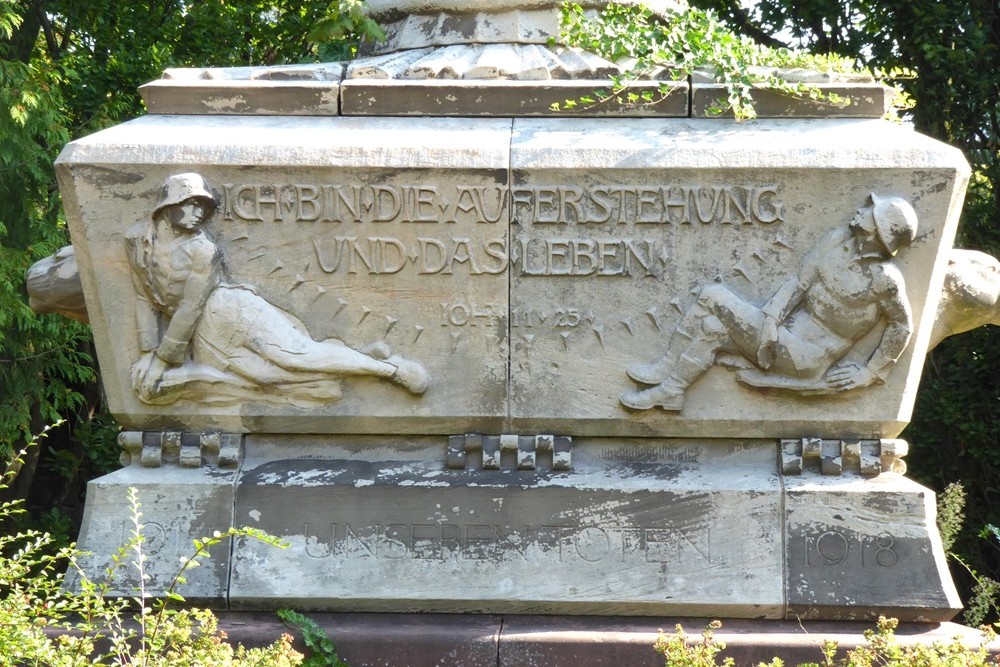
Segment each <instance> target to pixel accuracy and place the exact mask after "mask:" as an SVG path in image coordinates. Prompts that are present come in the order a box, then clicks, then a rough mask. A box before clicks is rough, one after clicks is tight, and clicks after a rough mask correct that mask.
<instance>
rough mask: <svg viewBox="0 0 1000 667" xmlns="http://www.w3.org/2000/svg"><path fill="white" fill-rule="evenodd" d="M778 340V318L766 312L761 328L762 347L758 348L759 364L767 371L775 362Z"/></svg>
mask: <svg viewBox="0 0 1000 667" xmlns="http://www.w3.org/2000/svg"><path fill="white" fill-rule="evenodd" d="M777 342H778V320H776V319H774V318H773V317H771V316H770V315H768V314H766V313H765V314H764V323H763V325H761V329H760V347H758V348H757V365H758V366H760V367H761V368H762V369H764V370H765V371H766V370H767V369H769V368H770V367H771V364H773V363H774V346H775V344H776V343H777Z"/></svg>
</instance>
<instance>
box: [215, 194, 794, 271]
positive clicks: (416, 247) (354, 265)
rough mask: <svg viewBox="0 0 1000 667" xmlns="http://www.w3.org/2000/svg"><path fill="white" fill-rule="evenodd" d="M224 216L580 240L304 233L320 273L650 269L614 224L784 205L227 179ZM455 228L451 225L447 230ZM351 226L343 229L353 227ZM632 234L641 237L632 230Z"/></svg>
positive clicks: (758, 217)
mask: <svg viewBox="0 0 1000 667" xmlns="http://www.w3.org/2000/svg"><path fill="white" fill-rule="evenodd" d="M222 210H223V219H224V220H226V221H241V222H245V223H275V222H281V223H347V224H350V225H359V226H358V227H357V228H356V229H357V230H359V232H360V230H362V229H364V228H363V227H360V225H366V226H369V231H375V230H374V229H372V228H375V227H377V228H378V231H381V230H382V229H386V230H388V229H391V226H392V225H393V224H406V225H421V228H420V231H421V232H422V231H424V230H425V229H427V228H428V227H424V226H429V225H433V224H437V225H443V226H445V227H446V228H447V226H448V225H456V224H469V223H473V224H483V225H496V224H497V223H499V222H501V221H505V220H506V217H505V215H504V214H505V213H506V212H507V211H508V210H509V211H511V219H512V220H513V221H514V222H515V223H516V224H520V225H522V226H542V227H546V228H548V229H549V231H550V232H551V230H552V229H558V228H559V227H560V226H562V227H566V228H573V229H574V230H577V232H576V233H577V234H580V231H581V230H586V232H585V233H586V234H587V235H586V236H584V235H582V234H580V235H578V236H569V235H567V236H565V237H545V238H541V237H531V236H529V235H521V236H520V238H518V239H517V240H516V241H515V242H514V244H513V247H508V243H507V235H506V225H501V226H498V227H499V229H498V231H497V234H498V235H497V236H496V237H495V238H492V239H480V238H471V237H467V236H444V235H443V234H438V235H430V234H428V235H426V236H417V237H416V238H415V239H408V240H402V239H400V238H397V237H395V236H392V235H391V234H389V233H386V234H385V235H382V234H378V235H374V234H367V235H366V234H365V233H364V232H360V233H342V232H344V231H345V230H344V228H343V227H340V226H336V227H334V228H333V229H332V230H331V234H330V235H329V236H323V235H314V236H312V244H313V247H314V249H315V252H316V257H317V260H318V261H317V264H318V266H319V268H320V270H322V271H323V272H325V273H337V272H343V273H368V274H374V275H379V274H394V273H399V272H400V271H402V270H403V269H404V268H405V267H407V266H408V265H410V266H413V267H414V268H415V269H416V272H417V273H418V274H423V275H431V274H445V275H448V274H452V273H454V272H455V270H456V268H461V267H464V269H465V270H467V271H468V272H469V273H470V274H472V275H481V274H501V273H504V272H505V271H507V270H508V268H511V267H513V268H514V270H515V271H516V273H517V275H519V276H596V277H612V276H633V277H645V276H659V275H660V274H661V273H662V269H663V264H664V261H663V260H662V257H664V256H665V255H664V250H665V249H664V247H663V244H664V241H663V239H661V238H656V237H655V235H654V234H652V233H651V234H650V237H645V238H636V237H635V236H633V235H630V236H629V237H627V238H626V237H624V236H623V235H621V234H619V235H615V230H616V229H619V226H621V225H627V226H636V227H641V229H652V226H655V225H677V226H689V227H691V226H697V225H772V224H775V223H778V222H782V221H783V220H782V215H783V210H784V206H783V203H782V201H781V199H780V191H779V187H778V186H776V185H728V186H695V185H659V186H652V185H615V186H606V187H591V188H582V187H576V186H570V185H546V186H533V187H514V188H501V187H490V186H472V185H461V184H456V185H448V186H446V185H387V184H386V185H337V184H301V183H294V184H227V185H225V186H224V205H223V207H222ZM453 229H454V228H453ZM352 232H353V230H352ZM640 234H641V233H640Z"/></svg>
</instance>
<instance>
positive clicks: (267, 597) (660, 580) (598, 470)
mask: <svg viewBox="0 0 1000 667" xmlns="http://www.w3.org/2000/svg"><path fill="white" fill-rule="evenodd" d="M313 440H314V442H313V444H312V446H309V445H308V443H307V442H305V441H304V439H303V438H296V439H291V440H288V441H285V442H283V441H282V440H281V439H279V438H274V437H272V438H263V437H261V438H256V437H248V449H247V459H246V462H245V465H244V469H243V472H242V474H241V477H240V481H239V484H238V489H237V496H236V523H237V524H238V525H251V526H254V527H258V528H262V529H264V530H266V531H267V532H269V533H272V534H275V535H278V536H280V537H282V538H283V539H285V540H287V541H288V542H290V543H291V547H290V548H289V549H287V550H283V551H275V550H273V549H270V548H267V547H263V548H262V546H261V545H257V544H253V543H242V542H239V543H237V544H236V546H235V549H234V556H233V558H234V560H233V572H232V578H231V584H230V598H229V599H230V605H231V608H232V609H268V608H279V607H283V606H292V607H294V608H296V609H314V610H327V611H331V610H332V611H337V610H354V611H449V612H456V611H473V612H487V613H526V612H531V613H568V612H569V613H580V614H608V613H621V614H629V613H677V614H683V615H701V614H708V613H719V614H725V615H728V616H744V617H780V616H781V614H782V611H783V590H782V585H781V578H782V575H781V573H782V562H781V561H782V558H781V536H780V490H779V481H778V476H777V474H776V471H775V469H774V451H773V449H768V448H765V447H759V446H756V447H755V446H752V443H749V442H745V441H744V442H711V443H671V444H662V443H661V444H659V445H657V446H647V445H644V444H643V443H638V442H635V441H617V442H614V443H600V442H588V441H576V440H575V442H574V452H573V470H572V472H553V471H551V470H548V471H545V470H537V471H521V470H511V469H507V470H496V471H491V470H469V469H467V470H458V471H456V470H447V469H445V468H444V466H443V460H439V462H438V463H436V464H435V463H433V462H428V461H427V458H428V457H427V456H426V455H425V454H423V453H422V452H421V449H422V448H423V446H424V444H423V443H422V442H421V441H420V440H419V439H414V440H412V441H411V444H410V446H409V447H408V448H407V449H406V451H407V452H408V453H407V454H406V456H405V457H403V458H399V457H397V458H395V460H394V459H393V458H388V459H386V458H381V457H382V456H384V450H383V451H382V452H380V451H379V448H378V447H377V446H374V443H371V442H358V443H355V444H353V445H352V444H350V440H349V439H347V438H344V439H340V442H339V444H338V442H336V441H329V440H328V441H327V442H323V441H322V440H320V439H313ZM441 444H442V445H443V443H441ZM427 446H429V447H432V446H433V442H428V443H427ZM324 449H326V450H327V451H328V452H329V453H327V454H326V455H323V454H322V453H320V452H321V451H322V450H324ZM398 449H402V448H398ZM282 450H284V451H288V452H292V451H295V452H303V453H304V454H303V455H304V458H294V459H293V458H288V457H287V456H286V457H280V456H276V454H277V453H278V452H280V451H282ZM346 452H352V453H353V456H351V457H350V458H346V457H344V458H342V455H343V454H344V453H346ZM366 452H373V453H369V454H366ZM438 452H439V456H441V455H442V454H443V447H441V448H440V449H438ZM441 459H443V456H441ZM306 591H308V592H307V593H306Z"/></svg>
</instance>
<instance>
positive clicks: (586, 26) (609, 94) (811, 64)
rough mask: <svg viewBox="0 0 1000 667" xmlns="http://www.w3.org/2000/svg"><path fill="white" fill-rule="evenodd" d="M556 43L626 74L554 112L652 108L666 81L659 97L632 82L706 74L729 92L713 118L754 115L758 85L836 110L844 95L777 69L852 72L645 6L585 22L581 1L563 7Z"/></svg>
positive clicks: (712, 21) (845, 64)
mask: <svg viewBox="0 0 1000 667" xmlns="http://www.w3.org/2000/svg"><path fill="white" fill-rule="evenodd" d="M561 39H562V41H563V42H565V43H566V44H569V45H570V46H577V47H580V48H582V49H585V50H587V51H591V52H593V53H596V54H598V55H600V56H602V57H604V58H606V59H608V60H610V61H612V62H615V63H618V64H619V65H620V66H621V67H622V68H623V74H622V75H621V76H619V77H615V78H613V79H612V87H611V90H610V91H597V92H596V93H595V95H594V97H596V98H597V99H596V100H595V99H592V98H583V99H581V100H578V101H577V100H572V101H568V102H566V103H565V104H563V105H558V104H557V105H555V107H556V109H557V110H558V109H564V110H572V109H574V108H578V107H579V106H580V104H581V103H582V104H585V105H588V106H592V105H594V104H596V103H598V102H605V101H608V100H611V99H617V100H619V101H625V102H627V103H630V104H648V103H655V102H657V101H660V100H662V99H663V98H664V97H666V96H667V95H668V94H669V93H670V90H671V89H670V88H669V87H667V85H666V84H664V83H662V82H661V83H660V84H659V86H658V88H659V90H658V94H656V93H654V92H653V91H652V90H648V89H647V90H645V91H641V92H639V91H635V90H631V89H630V87H629V85H628V84H629V82H631V81H635V80H637V79H642V78H650V77H656V78H663V76H667V77H669V78H672V79H675V80H676V79H683V78H687V77H689V76H692V75H694V74H702V75H704V74H708V75H710V76H711V77H713V78H714V79H715V80H717V81H719V82H720V83H721V84H722V85H723V86H724V88H725V90H726V97H725V98H723V99H721V100H720V101H719V102H718V103H717V104H716V106H715V107H714V109H712V111H713V112H714V113H715V114H723V113H727V112H731V113H732V114H733V115H734V116H735V117H736V118H754V117H755V116H756V112H755V111H754V106H753V88H754V87H755V86H764V87H767V88H770V89H773V90H777V91H780V92H783V93H786V94H789V95H795V96H800V97H808V98H810V99H814V100H819V101H822V102H825V103H827V104H830V105H835V106H842V105H843V104H845V103H846V101H845V100H844V99H843V98H840V97H838V96H835V95H829V94H824V93H822V92H821V91H820V90H819V89H818V88H816V87H815V86H810V85H808V84H804V83H793V82H789V81H786V80H784V79H782V78H781V77H780V76H778V73H777V71H776V70H777V69H791V68H807V69H813V70H818V71H821V72H851V71H855V67H854V64H853V63H852V62H851V61H848V60H846V59H843V58H838V57H834V56H828V55H812V54H809V53H806V52H797V51H792V50H790V49H775V48H771V47H768V46H763V45H760V44H758V43H756V42H754V41H753V40H752V39H750V38H748V37H743V36H740V35H737V34H736V33H734V32H732V31H731V30H729V29H728V28H727V27H726V26H725V25H723V24H722V23H721V22H720V21H719V20H718V18H717V17H716V15H715V13H714V12H712V11H710V10H708V11H706V10H699V9H688V10H684V11H675V10H666V13H665V14H656V13H654V12H653V11H652V10H650V9H649V8H647V7H645V6H642V5H638V6H634V5H620V4H614V3H613V4H610V5H608V6H607V7H605V8H604V9H602V10H600V11H599V12H598V13H597V15H596V16H594V17H590V16H588V15H587V14H586V13H585V12H584V10H583V8H582V7H581V6H580V5H579V4H576V3H564V4H563V6H562V31H561Z"/></svg>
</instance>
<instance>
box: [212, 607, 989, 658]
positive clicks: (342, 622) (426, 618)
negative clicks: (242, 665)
mask: <svg viewBox="0 0 1000 667" xmlns="http://www.w3.org/2000/svg"><path fill="white" fill-rule="evenodd" d="M309 616H310V618H312V619H313V620H314V621H315V622H316V623H317V624H318V625H319V626H320V627H322V628H323V629H324V630H325V631H326V632H327V634H328V636H329V637H330V638H331V639H333V641H334V642H335V643H336V644H337V650H338V654H339V655H340V657H341V659H343V660H344V661H345V662H347V664H349V665H352V666H353V667H375V666H379V667H381V666H383V665H407V666H408V667H425V666H427V667H430V666H434V667H438V666H439V665H440V666H442V667H443V666H449V667H450V666H455V667H459V666H461V667H466V666H467V665H473V666H476V667H478V666H479V665H483V666H487V665H489V666H493V665H496V666H498V667H535V666H537V667H576V666H577V665H581V664H584V665H587V666H588V667H618V666H619V665H623V664H624V665H636V666H641V665H648V666H649V667H662V665H663V658H662V657H661V656H660V655H659V654H657V653H656V652H655V651H654V650H653V643H654V642H655V641H656V638H657V636H658V634H659V631H660V630H665V631H667V632H672V631H673V630H674V628H675V626H676V625H677V624H681V625H682V626H683V627H684V630H685V632H686V633H687V634H688V635H691V636H692V640H695V639H696V638H698V639H700V632H701V630H702V629H703V628H704V627H705V626H706V624H707V623H708V622H709V620H710V619H694V618H673V617H621V616H617V617H616V616H590V617H580V616H519V615H504V616H480V615H472V614H435V615H432V614H344V613H339V614H338V613H335V614H328V613H311V614H309ZM219 627H220V629H222V630H223V631H225V632H226V634H227V635H228V637H229V640H230V641H233V642H240V643H242V644H243V645H245V646H263V645H266V644H268V643H270V642H271V641H273V640H274V638H275V637H277V636H278V635H280V634H281V633H282V632H286V631H287V628H286V627H285V626H284V625H282V624H281V622H280V621H279V620H278V619H277V618H276V617H275V616H274V615H273V614H269V613H260V612H257V613H253V612H226V613H222V614H220V615H219ZM871 628H872V624H871V623H861V622H845V621H841V622H836V621H773V620H751V619H729V618H725V619H722V627H721V628H720V629H719V630H716V631H715V638H716V639H718V640H719V641H722V642H725V644H726V647H727V648H726V650H725V652H723V654H722V655H723V656H724V657H731V658H733V659H734V660H735V663H736V664H737V665H756V664H758V663H761V662H765V663H766V662H770V660H771V659H772V658H774V657H780V658H781V659H782V660H783V661H784V662H785V664H790V665H798V664H802V663H806V662H815V663H819V662H821V660H822V653H821V651H820V648H819V644H820V642H821V641H822V640H824V639H832V640H834V641H836V642H837V643H838V645H839V647H840V651H839V653H838V656H839V657H843V656H844V654H845V653H846V652H847V651H848V650H850V649H854V648H857V647H858V646H863V645H865V639H864V636H863V633H864V631H865V630H869V629H871ZM895 634H896V639H897V641H898V642H899V643H900V644H901V645H905V646H913V645H916V644H923V645H929V644H932V643H934V642H938V643H950V642H951V641H952V640H953V639H955V638H956V637H958V638H960V639H961V641H962V642H963V643H964V644H965V645H966V646H969V647H977V646H979V643H980V641H981V637H982V636H981V634H980V633H979V632H978V631H976V630H974V629H973V628H969V627H965V626H962V625H959V624H957V623H940V624H936V623H935V624H927V623H901V624H900V625H899V627H898V628H897V629H896V633H895ZM298 647H299V649H300V650H302V649H303V648H304V646H302V645H301V644H298ZM987 649H988V651H989V654H990V655H992V656H996V655H998V654H1000V645H998V644H997V643H996V642H994V643H992V644H989V645H988V646H987Z"/></svg>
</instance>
